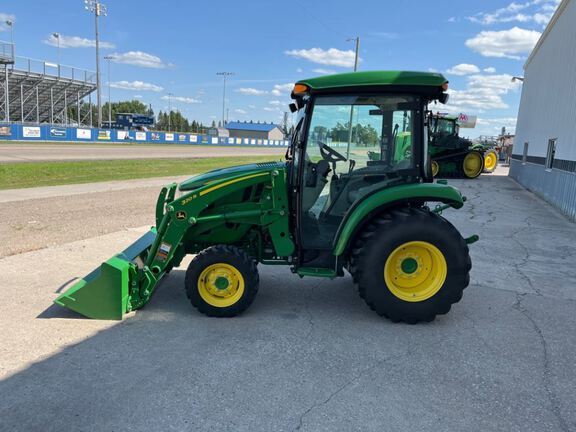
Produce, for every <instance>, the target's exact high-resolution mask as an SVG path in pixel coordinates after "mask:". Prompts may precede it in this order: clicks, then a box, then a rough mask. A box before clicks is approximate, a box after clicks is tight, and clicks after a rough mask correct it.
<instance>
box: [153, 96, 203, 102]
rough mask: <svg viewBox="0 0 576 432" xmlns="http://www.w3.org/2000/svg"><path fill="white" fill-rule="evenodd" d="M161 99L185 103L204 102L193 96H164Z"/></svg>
mask: <svg viewBox="0 0 576 432" xmlns="http://www.w3.org/2000/svg"><path fill="white" fill-rule="evenodd" d="M160 99H162V100H170V101H174V102H182V103H185V104H197V103H202V101H201V100H198V99H194V98H191V97H185V96H168V95H165V96H162V97H161V98H160Z"/></svg>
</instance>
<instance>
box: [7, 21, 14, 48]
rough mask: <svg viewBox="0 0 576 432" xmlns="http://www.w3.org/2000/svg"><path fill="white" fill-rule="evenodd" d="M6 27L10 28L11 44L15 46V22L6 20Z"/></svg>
mask: <svg viewBox="0 0 576 432" xmlns="http://www.w3.org/2000/svg"><path fill="white" fill-rule="evenodd" d="M6 25H7V26H8V27H10V43H11V44H12V45H14V21H12V20H6Z"/></svg>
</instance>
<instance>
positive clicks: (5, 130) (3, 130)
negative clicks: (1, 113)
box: [0, 126, 12, 136]
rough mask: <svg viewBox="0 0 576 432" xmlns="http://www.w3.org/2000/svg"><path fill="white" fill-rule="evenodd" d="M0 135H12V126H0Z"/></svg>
mask: <svg viewBox="0 0 576 432" xmlns="http://www.w3.org/2000/svg"><path fill="white" fill-rule="evenodd" d="M0 136H12V128H11V127H10V126H0Z"/></svg>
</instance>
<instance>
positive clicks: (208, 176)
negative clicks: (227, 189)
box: [178, 162, 286, 191]
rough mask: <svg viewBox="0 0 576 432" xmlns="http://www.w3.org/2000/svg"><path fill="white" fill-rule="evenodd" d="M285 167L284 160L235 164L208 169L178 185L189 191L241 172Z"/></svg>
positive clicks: (255, 171)
mask: <svg viewBox="0 0 576 432" xmlns="http://www.w3.org/2000/svg"><path fill="white" fill-rule="evenodd" d="M285 167H286V163H285V162H262V163H255V164H248V165H237V166H233V167H228V168H221V169H217V170H213V171H208V172H206V173H204V174H200V175H197V176H194V177H191V178H189V179H188V180H185V181H183V182H182V183H180V185H179V186H178V189H179V190H181V191H190V190H193V189H198V188H199V187H201V186H204V185H206V184H208V183H211V182H214V181H218V180H222V179H225V178H227V177H235V176H238V175H241V174H248V173H258V172H264V171H271V170H274V169H283V168H285Z"/></svg>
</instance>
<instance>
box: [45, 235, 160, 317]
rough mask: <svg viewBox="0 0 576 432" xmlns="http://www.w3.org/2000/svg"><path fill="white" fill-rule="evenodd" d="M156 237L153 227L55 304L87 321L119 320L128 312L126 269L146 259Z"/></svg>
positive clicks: (128, 277) (63, 295) (83, 279)
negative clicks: (74, 312)
mask: <svg viewBox="0 0 576 432" xmlns="http://www.w3.org/2000/svg"><path fill="white" fill-rule="evenodd" d="M155 238H156V229H154V228H152V229H151V230H150V231H148V232H147V233H146V234H144V235H143V236H142V237H140V238H139V239H138V240H136V241H135V242H134V243H132V244H131V245H130V246H129V247H128V248H127V249H126V250H124V251H123V252H121V253H120V254H118V255H115V256H113V257H112V258H110V259H109V260H107V261H105V262H104V263H102V264H101V265H100V267H99V268H97V269H95V270H94V271H92V272H91V273H90V274H88V275H86V276H84V277H83V278H82V279H81V280H79V281H78V282H76V283H75V284H74V285H73V286H72V287H71V288H70V289H68V290H67V291H66V292H65V293H63V294H62V295H60V296H59V297H58V298H57V299H56V300H54V303H56V304H57V305H60V306H64V307H67V308H68V309H72V310H73V311H76V312H78V313H80V314H82V315H84V316H86V317H88V318H94V319H102V320H121V319H122V317H123V316H124V314H125V313H126V312H128V310H129V309H128V308H129V289H130V282H131V281H130V274H131V272H130V271H129V270H130V268H131V267H135V266H136V265H137V264H136V263H134V260H135V259H136V258H138V257H141V258H143V257H144V256H145V252H146V251H147V250H148V248H150V246H151V245H152V243H153V242H154V239H155ZM132 273H134V272H132Z"/></svg>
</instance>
